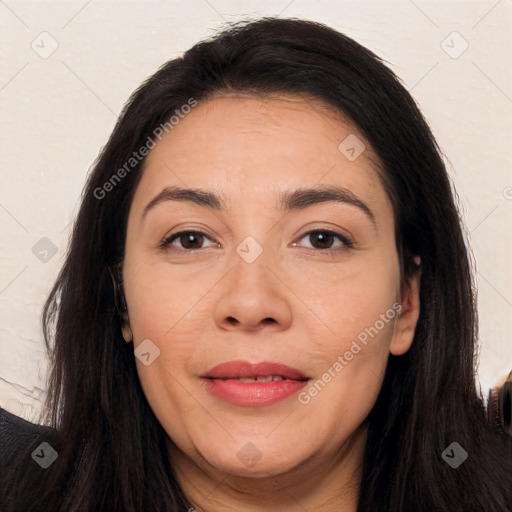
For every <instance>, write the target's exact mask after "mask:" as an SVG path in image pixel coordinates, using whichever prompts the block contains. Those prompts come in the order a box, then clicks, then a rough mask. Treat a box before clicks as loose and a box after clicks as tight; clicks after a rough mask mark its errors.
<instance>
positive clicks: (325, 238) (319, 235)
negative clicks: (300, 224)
mask: <svg viewBox="0 0 512 512" xmlns="http://www.w3.org/2000/svg"><path fill="white" fill-rule="evenodd" d="M303 239H307V240H309V243H310V244H311V246H310V248H312V249H318V250H319V251H326V252H338V251H340V250H343V249H346V248H351V247H353V244H352V242H351V241H350V240H349V239H348V238H347V237H346V236H344V235H342V234H341V233H335V232H334V231H329V230H315V231H310V232H309V233H306V234H305V235H304V236H303V237H302V238H301V240H303ZM336 241H338V245H337V246H336V247H333V244H335V243H336ZM294 245H296V244H294ZM306 247H307V246H306Z"/></svg>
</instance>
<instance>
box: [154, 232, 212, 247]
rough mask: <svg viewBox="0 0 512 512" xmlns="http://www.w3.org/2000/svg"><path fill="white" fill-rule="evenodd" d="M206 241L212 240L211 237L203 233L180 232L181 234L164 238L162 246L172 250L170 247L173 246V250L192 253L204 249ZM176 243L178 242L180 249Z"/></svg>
mask: <svg viewBox="0 0 512 512" xmlns="http://www.w3.org/2000/svg"><path fill="white" fill-rule="evenodd" d="M205 239H206V240H210V237H209V236H207V235H206V233H203V232H201V231H180V232H179V233H174V234H172V235H170V236H168V237H166V238H164V240H162V243H161V244H160V246H161V247H162V248H170V246H173V247H172V249H176V250H182V251H187V252H190V251H194V250H197V249H204V247H201V246H202V244H203V242H204V240H205ZM175 242H178V243H179V244H180V245H181V247H178V246H177V244H176V243H175ZM208 247H209V246H208Z"/></svg>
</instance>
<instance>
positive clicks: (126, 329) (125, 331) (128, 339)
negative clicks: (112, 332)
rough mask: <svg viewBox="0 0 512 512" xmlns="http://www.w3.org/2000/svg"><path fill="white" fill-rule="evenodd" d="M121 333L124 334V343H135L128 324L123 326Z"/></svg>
mask: <svg viewBox="0 0 512 512" xmlns="http://www.w3.org/2000/svg"><path fill="white" fill-rule="evenodd" d="M121 331H122V333H123V338H124V341H126V343H130V342H131V341H133V333H132V329H131V327H130V324H129V323H128V322H126V323H124V324H123V326H122V327H121Z"/></svg>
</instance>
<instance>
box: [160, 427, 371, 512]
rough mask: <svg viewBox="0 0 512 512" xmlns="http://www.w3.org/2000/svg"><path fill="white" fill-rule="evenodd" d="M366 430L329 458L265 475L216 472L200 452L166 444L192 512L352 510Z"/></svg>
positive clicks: (359, 432) (362, 428) (316, 458)
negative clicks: (259, 476) (185, 450)
mask: <svg viewBox="0 0 512 512" xmlns="http://www.w3.org/2000/svg"><path fill="white" fill-rule="evenodd" d="M366 433H367V426H366V425H364V424H363V425H362V426H361V427H360V428H359V429H358V430H357V431H356V432H354V434H353V435H352V436H351V437H350V438H349V439H348V440H347V441H346V442H345V443H344V444H343V446H342V447H341V448H340V449H339V450H338V451H337V453H335V454H331V457H330V458H329V459H325V458H320V457H317V456H315V455H313V456H312V457H310V458H309V459H308V460H306V461H304V462H303V463H301V464H300V465H299V466H298V467H296V468H294V469H293V470H291V471H288V472H286V473H277V470H278V468H276V472H274V473H272V474H271V473H269V476H268V477H264V478H249V477H245V476H244V477H240V476H237V475H232V474H231V475H230V474H227V473H223V472H219V471H218V470H217V469H216V468H214V467H213V466H211V465H209V464H208V463H207V462H206V461H205V460H204V459H202V458H201V456H200V455H199V454H198V455H197V456H196V457H195V458H194V459H195V460H193V459H192V458H190V457H189V456H188V455H187V454H185V453H183V452H182V451H181V450H180V449H179V448H177V447H176V445H175V444H174V443H172V441H170V440H168V447H169V452H170V456H171V461H172V466H173V472H174V474H175V475H176V476H177V479H178V482H179V485H180V487H181V488H182V490H183V492H184V493H185V495H186V496H187V497H188V499H189V501H190V503H191V504H192V505H193V506H194V508H195V511H196V512H221V511H222V512H228V511H240V510H243V511H244V512H304V510H322V512H356V510H357V502H358V496H359V488H360V483H361V476H362V463H363V457H364V447H365V444H366ZM198 460H200V461H201V462H200V463H199V464H198V462H197V461H198ZM191 512H194V511H193V509H192V511H191Z"/></svg>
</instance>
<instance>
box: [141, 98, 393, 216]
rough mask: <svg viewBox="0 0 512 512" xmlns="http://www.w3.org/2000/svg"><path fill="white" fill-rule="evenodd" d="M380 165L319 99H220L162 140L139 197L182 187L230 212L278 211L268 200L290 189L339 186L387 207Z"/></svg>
mask: <svg viewBox="0 0 512 512" xmlns="http://www.w3.org/2000/svg"><path fill="white" fill-rule="evenodd" d="M345 141H348V143H346V142H345ZM354 143H355V145H354ZM340 144H341V146H340ZM347 144H348V146H351V147H348V149H349V150H350V149H354V151H352V152H351V153H350V152H349V153H347V152H346V149H347ZM363 144H364V146H363ZM363 148H364V150H363V151H362V153H361V154H360V155H359V156H357V154H358V153H359V151H361V149H363ZM354 153H355V156H356V158H355V159H354V158H353V157H354ZM348 157H350V158H348ZM377 162H378V159H377V158H376V156H375V155H374V153H373V151H372V149H371V147H370V146H369V144H368V143H367V141H365V140H364V137H363V136H362V135H361V134H360V133H359V131H358V130H357V129H356V128H355V127H354V126H353V125H352V124H351V123H350V122H348V121H347V120H345V119H344V118H343V116H342V115H340V113H338V112H337V111H336V110H335V109H334V108H332V107H329V106H327V105H325V104H322V103H321V102H319V101H318V100H315V99H304V98H298V97H294V96H283V95H280V96H278V97H275V96H274V97H265V98H263V97H256V96H251V95H240V94H236V95H235V94H230V95H220V96H217V97H215V98H213V99H211V100H209V101H207V102H205V103H202V104H199V105H198V106H196V107H195V108H193V109H192V110H191V112H190V113H188V114H187V115H186V116H183V117H182V118H181V119H180V121H179V123H178V124H176V125H174V127H173V128H172V130H171V131H170V132H169V133H168V134H166V135H165V136H164V137H163V138H162V140H161V141H159V142H158V141H157V145H156V147H155V148H154V149H152V150H151V151H150V152H149V155H148V156H147V158H146V161H145V165H144V173H143V176H142V179H141V182H140V184H139V187H138V190H137V193H136V197H135V198H134V199H135V200H137V197H140V196H144V197H146V198H147V197H149V196H153V195H155V194H158V193H159V192H160V191H161V189H162V188H163V187H165V186H169V185H179V186H183V187H184V186H187V187H200V188H203V189H210V190H215V191H216V192H217V193H218V194H219V195H220V196H221V197H222V198H223V200H224V202H225V203H226V205H227V207H228V209H230V208H234V207H235V204H234V201H236V200H237V198H238V199H239V200H242V198H243V201H244V202H245V204H247V201H252V202H256V201H258V199H260V201H263V202H265V204H266V206H267V207H268V206H273V207H277V203H276V202H275V201H274V200H273V204H272V205H270V204H269V202H268V201H269V200H271V199H270V198H277V196H278V194H279V193H280V192H282V191H284V190H290V189H293V188H296V187H315V186H324V185H327V186H328V185H334V186H342V187H344V188H347V189H349V190H351V191H352V192H354V193H355V194H357V195H362V196H364V198H365V200H366V201H368V202H370V203H372V202H373V203H378V202H386V199H387V198H386V197H385V193H384V189H383V186H382V184H381V180H380V178H379V173H378V171H377V168H378V163H377ZM238 206H239V204H237V205H236V207H238Z"/></svg>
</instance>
